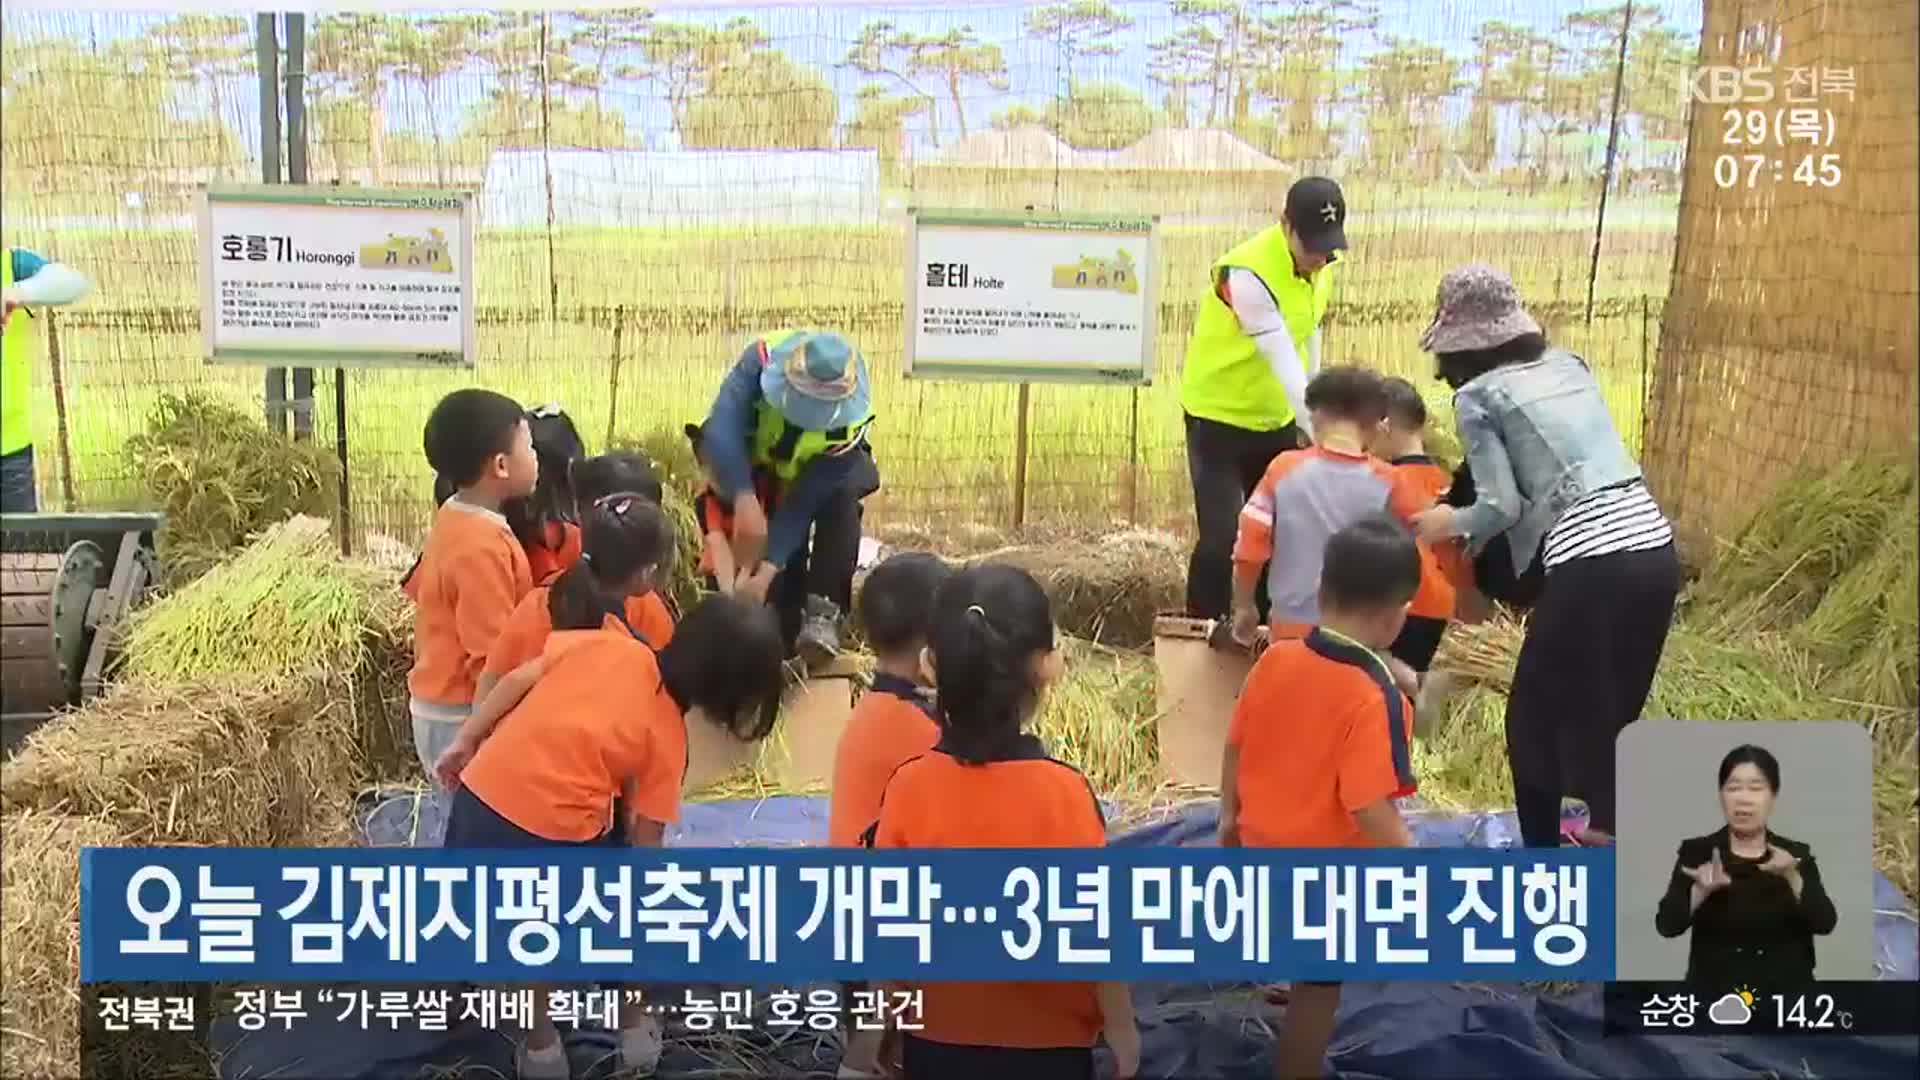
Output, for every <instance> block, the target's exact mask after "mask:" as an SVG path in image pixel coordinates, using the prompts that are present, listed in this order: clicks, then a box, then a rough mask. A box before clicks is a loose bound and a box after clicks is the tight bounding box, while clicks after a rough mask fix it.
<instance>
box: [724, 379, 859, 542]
mask: <svg viewBox="0 0 1920 1080" xmlns="http://www.w3.org/2000/svg"><path fill="white" fill-rule="evenodd" d="M761 400H762V395H761V392H760V349H759V346H758V345H757V344H755V345H749V346H748V347H747V349H746V351H745V352H743V353H741V354H740V359H739V360H738V361H736V362H735V363H734V365H733V370H732V371H730V372H728V373H727V377H726V380H725V381H724V382H722V383H721V384H720V392H719V393H718V394H716V395H714V399H713V409H712V411H710V412H709V413H707V422H706V425H705V427H704V428H703V430H702V432H701V436H700V442H701V446H702V448H703V449H704V450H705V452H706V455H707V461H708V464H709V465H710V466H711V468H712V470H713V481H714V485H715V487H716V489H717V490H716V492H715V493H716V494H718V495H719V496H720V497H721V498H722V499H724V500H726V502H727V503H728V505H729V506H731V505H732V503H733V500H734V499H736V498H738V497H739V495H740V493H741V492H743V491H752V490H753V487H752V478H753V462H752V459H751V454H750V451H749V449H748V445H749V442H750V440H751V439H752V438H753V432H754V427H755V425H756V422H757V420H758V418H759V407H760V402H761ZM865 457H866V455H865V454H864V453H863V452H855V453H849V454H841V455H838V456H827V455H822V456H820V457H816V458H814V459H813V460H812V461H810V462H808V463H807V464H806V466H805V467H803V468H802V469H801V470H800V474H799V475H798V476H796V477H794V479H793V482H792V483H791V484H789V485H787V486H786V487H784V488H783V489H781V491H780V500H779V504H778V505H777V506H776V507H775V509H774V512H773V515H772V516H771V517H770V518H768V520H767V554H766V556H765V557H766V560H767V561H768V562H770V563H772V564H773V565H775V566H782V567H784V566H786V565H787V563H788V562H790V561H791V560H792V559H793V557H794V555H796V554H797V553H799V552H800V550H801V549H803V548H805V547H806V545H807V536H808V534H809V533H810V532H811V531H812V529H813V519H814V517H815V516H816V515H817V514H819V512H820V508H821V507H823V506H825V505H826V503H827V500H828V499H830V498H832V497H833V494H834V492H836V491H838V490H839V489H840V487H841V485H842V484H844V483H846V482H847V481H848V480H849V479H850V478H851V477H853V475H854V469H855V467H856V465H858V464H860V463H861V462H862V460H863V459H864V458H865Z"/></svg>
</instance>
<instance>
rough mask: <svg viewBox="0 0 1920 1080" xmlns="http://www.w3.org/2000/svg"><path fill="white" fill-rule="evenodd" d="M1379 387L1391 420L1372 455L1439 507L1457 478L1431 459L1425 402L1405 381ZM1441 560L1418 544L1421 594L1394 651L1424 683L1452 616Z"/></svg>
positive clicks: (1378, 436)
mask: <svg viewBox="0 0 1920 1080" xmlns="http://www.w3.org/2000/svg"><path fill="white" fill-rule="evenodd" d="M1381 386H1382V387H1383V388H1384V389H1385V391H1386V397H1387V418H1386V421H1385V422H1384V423H1382V424H1381V425H1380V427H1379V429H1378V431H1377V432H1376V433H1375V435H1374V438H1373V445H1372V450H1373V454H1374V456H1375V457H1378V458H1380V459H1382V460H1384V461H1385V462H1386V463H1387V464H1388V465H1390V466H1392V467H1393V471H1394V472H1395V473H1396V474H1400V475H1402V476H1404V477H1405V478H1406V479H1407V480H1408V481H1410V482H1411V483H1412V485H1413V487H1414V488H1415V489H1416V490H1417V491H1419V492H1420V494H1421V495H1422V496H1423V497H1424V498H1425V499H1426V501H1427V505H1428V506H1433V505H1436V504H1437V503H1439V501H1440V500H1441V499H1442V498H1443V497H1445V496H1446V494H1447V491H1448V489H1450V488H1452V487H1453V477H1452V475H1451V474H1449V473H1448V472H1447V471H1446V470H1445V469H1442V468H1441V467H1440V466H1438V465H1436V464H1434V462H1433V459H1432V458H1430V457H1428V456H1427V444H1426V430H1427V403H1426V402H1425V401H1422V400H1421V399H1420V391H1418V390H1415V389H1414V388H1413V384H1412V383H1410V382H1408V381H1407V380H1405V379H1398V378H1392V379H1385V380H1383V381H1382V383H1381ZM1446 547H1447V548H1449V549H1451V550H1450V552H1449V554H1454V555H1457V554H1458V553H1459V549H1460V545H1459V544H1457V543H1453V544H1447V545H1446ZM1440 559H1441V554H1440V552H1439V551H1438V550H1436V549H1435V548H1434V547H1430V546H1428V545H1427V544H1421V545H1420V591H1419V592H1416V593H1414V594H1413V605H1412V606H1411V607H1409V608H1408V609H1407V625H1406V629H1404V630H1401V631H1400V636H1399V637H1398V638H1396V639H1395V640H1394V643H1393V649H1392V653H1393V655H1395V656H1397V657H1399V658H1400V659H1401V660H1402V661H1404V662H1405V663H1406V665H1407V666H1408V667H1410V668H1412V669H1413V670H1414V673H1415V674H1417V675H1419V676H1421V678H1422V680H1423V681H1424V679H1425V677H1426V674H1427V669H1428V668H1430V667H1432V666H1433V656H1434V654H1435V653H1437V652H1439V651H1440V639H1441V637H1443V636H1444V635H1445V634H1446V632H1447V623H1448V622H1449V621H1451V620H1452V619H1453V617H1454V587H1453V582H1452V581H1450V580H1448V577H1447V574H1446V572H1445V571H1444V569H1443V568H1442V566H1441V562H1440Z"/></svg>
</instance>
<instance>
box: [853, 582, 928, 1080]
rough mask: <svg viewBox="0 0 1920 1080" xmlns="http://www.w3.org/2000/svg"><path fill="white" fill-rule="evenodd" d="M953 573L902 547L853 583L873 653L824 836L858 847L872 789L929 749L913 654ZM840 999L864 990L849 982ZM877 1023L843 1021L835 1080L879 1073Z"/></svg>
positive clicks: (872, 808)
mask: <svg viewBox="0 0 1920 1080" xmlns="http://www.w3.org/2000/svg"><path fill="white" fill-rule="evenodd" d="M951 576H953V571H952V570H951V569H950V568H948V566H947V564H946V563H944V562H942V561H940V558H939V557H938V556H935V555H926V554H921V553H917V552H906V553H902V554H899V555H893V556H890V557H888V558H887V560H886V561H885V562H883V563H881V564H880V565H879V566H876V567H874V568H873V572H872V573H871V574H868V575H867V581H866V584H865V585H863V586H861V589H860V597H859V607H860V624H861V626H862V627H863V628H864V629H865V630H866V635H867V644H868V645H870V646H872V648H873V652H874V659H875V662H876V663H875V669H876V670H875V672H874V676H873V689H871V690H869V691H867V693H865V694H864V695H862V696H861V698H860V703H859V704H858V705H856V706H854V709H853V716H852V717H850V718H849V719H848V720H847V728H846V731H845V732H844V733H842V734H841V736H840V744H839V746H838V747H837V748H836V750H835V752H834V760H833V798H832V803H831V809H830V814H829V817H828V825H827V842H828V843H830V844H832V845H834V846H835V847H859V846H861V844H862V842H863V838H864V837H865V835H866V833H867V830H868V829H870V828H872V827H873V824H874V821H875V820H876V819H878V818H879V816H880V793H881V792H883V791H885V790H886V787H887V781H888V780H889V779H890V778H891V777H892V776H893V774H894V771H895V770H896V769H898V768H899V767H900V766H901V765H903V764H905V763H906V762H908V761H911V760H912V759H914V758H916V757H919V756H920V755H921V754H924V753H926V752H927V751H929V750H932V749H933V747H934V744H935V743H937V742H939V741H940V725H939V722H938V721H936V720H935V719H934V709H933V700H932V695H931V693H930V688H931V685H932V682H933V680H932V679H931V678H930V677H928V675H927V673H926V665H925V664H924V663H922V662H921V656H922V654H923V653H924V652H925V651H926V647H927V624H928V620H929V619H930V618H931V616H932V614H933V598H934V594H935V593H936V592H937V591H938V590H939V588H940V585H941V583H942V582H944V581H946V580H947V578H949V577H951ZM843 989H844V993H845V997H844V1000H847V1001H852V1000H854V995H856V994H859V993H862V992H864V991H865V990H866V989H867V986H866V984H865V983H849V984H847V985H846V986H845V987H844V988H843ZM882 1036H883V1033H882V1032H880V1031H878V1030H866V1029H864V1028H858V1027H855V1026H852V1025H850V1026H849V1027H848V1029H847V1031H846V1043H845V1049H844V1050H843V1051H842V1053H841V1056H840V1072H839V1076H840V1080H858V1078H861V1077H873V1076H879V1075H881V1067H880V1058H881V1052H882V1050H883V1044H884V1043H885V1042H886V1040H885V1039H884V1038H883V1037H882Z"/></svg>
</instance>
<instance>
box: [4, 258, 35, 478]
mask: <svg viewBox="0 0 1920 1080" xmlns="http://www.w3.org/2000/svg"><path fill="white" fill-rule="evenodd" d="M0 288H7V289H11V288H13V249H12V248H9V247H0ZM33 352H34V339H33V319H32V317H31V316H29V315H28V314H27V312H26V309H25V308H20V309H17V310H16V311H14V313H13V317H12V318H10V319H8V320H7V329H6V332H5V334H4V335H0V454H12V453H16V452H18V451H21V450H25V449H26V448H27V447H29V446H31V445H33V418H32V415H31V414H30V413H29V412H28V411H27V397H28V396H29V395H30V394H32V393H33Z"/></svg>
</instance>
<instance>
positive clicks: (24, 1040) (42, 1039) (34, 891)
mask: <svg viewBox="0 0 1920 1080" xmlns="http://www.w3.org/2000/svg"><path fill="white" fill-rule="evenodd" d="M131 842H132V841H129V840H128V839H127V838H126V837H124V836H123V835H121V833H120V832H119V831H118V830H117V829H115V828H114V827H113V825H111V824H109V823H108V822H106V821H103V820H100V819H98V818H88V817H69V816H66V815H62V814H49V813H42V812H39V811H24V812H21V813H14V814H8V815H7V816H6V817H5V819H4V820H0V844H3V845H4V851H3V852H0V937H4V940H5V942H6V947H5V948H4V949H0V984H4V985H5V987H6V993H5V994H4V995H0V1027H4V1028H5V1031H6V1037H5V1038H4V1039H0V1076H21V1077H27V1076H32V1077H51V1076H79V1075H82V1074H81V1057H80V1052H81V1042H82V1038H83V1036H82V1035H81V1031H82V1028H83V1025H85V1026H95V1027H96V1030H97V1024H98V1018H97V1017H94V1016H90V1015H87V1011H86V1008H85V999H84V998H83V997H82V993H81V986H80V851H81V849H82V848H88V847H113V846H117V845H123V844H128V843H131ZM98 989H100V990H102V991H107V992H111V991H113V990H114V989H115V988H114V987H113V986H111V985H103V986H101V987H99V988H98ZM123 992H124V991H123ZM139 993H141V994H144V995H148V996H173V995H190V994H193V993H194V990H193V989H192V988H190V987H187V986H185V985H171V984H170V985H159V986H156V985H147V986H143V987H142V988H141V989H140V990H139ZM94 1045H95V1046H96V1047H98V1048H99V1050H100V1052H101V1053H103V1054H107V1055H110V1057H93V1058H90V1059H89V1060H88V1061H87V1062H86V1064H87V1065H88V1066H89V1069H88V1073H89V1075H95V1076H139V1077H155V1078H170V1077H183V1078H184V1077H194V1078H200V1077H206V1076H210V1075H213V1072H214V1067H213V1062H211V1061H210V1060H208V1058H207V1055H206V1051H205V1050H204V1049H201V1048H199V1047H196V1046H195V1045H194V1044H193V1041H192V1039H191V1037H189V1036H185V1035H181V1034H170V1033H161V1032H144V1031H133V1032H129V1033H124V1034H115V1035H113V1036H112V1037H111V1039H103V1040H101V1041H100V1042H98V1043H95V1044H94Z"/></svg>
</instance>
